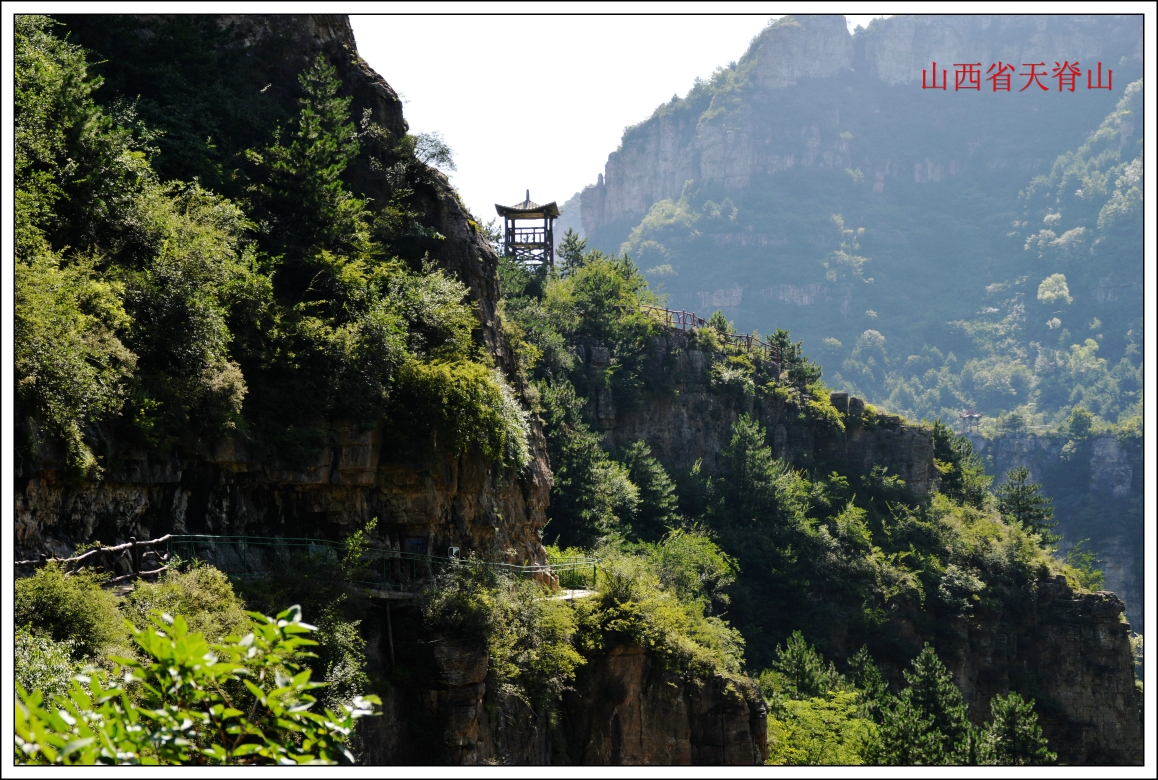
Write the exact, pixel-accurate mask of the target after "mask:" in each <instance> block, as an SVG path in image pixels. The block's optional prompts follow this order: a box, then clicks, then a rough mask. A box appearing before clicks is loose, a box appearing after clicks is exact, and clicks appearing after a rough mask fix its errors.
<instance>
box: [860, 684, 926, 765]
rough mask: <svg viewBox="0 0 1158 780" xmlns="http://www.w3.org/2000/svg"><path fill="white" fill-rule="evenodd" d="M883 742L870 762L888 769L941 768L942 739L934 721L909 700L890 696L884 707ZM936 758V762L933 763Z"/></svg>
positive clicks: (869, 757)
mask: <svg viewBox="0 0 1158 780" xmlns="http://www.w3.org/2000/svg"><path fill="white" fill-rule="evenodd" d="M880 717H881V721H880V724H881V729H880V742H879V744H878V745H877V746H876V749H875V750H873V751H871V754H870V755H869V756H866V758H867V759H868V760H869V761H870V762H871V763H874V764H884V765H888V766H908V765H928V764H941V763H944V762H943V761H940V760H936V758H939V748H940V741H941V740H940V736H939V734H938V733H937V732H936V730H935V729H934V728H933V719H932V718H931V717H929V716H927V715H923V714H922V713H921V712H919V711H918V710H917V708H916V707H914V706H913V702H912V699H911V698H909V697H906V696H903V695H902V696H890V697H888V699H887V700H886V703H884V704H883V705H882V707H881V714H880ZM931 758H933V759H934V760H930V759H931Z"/></svg>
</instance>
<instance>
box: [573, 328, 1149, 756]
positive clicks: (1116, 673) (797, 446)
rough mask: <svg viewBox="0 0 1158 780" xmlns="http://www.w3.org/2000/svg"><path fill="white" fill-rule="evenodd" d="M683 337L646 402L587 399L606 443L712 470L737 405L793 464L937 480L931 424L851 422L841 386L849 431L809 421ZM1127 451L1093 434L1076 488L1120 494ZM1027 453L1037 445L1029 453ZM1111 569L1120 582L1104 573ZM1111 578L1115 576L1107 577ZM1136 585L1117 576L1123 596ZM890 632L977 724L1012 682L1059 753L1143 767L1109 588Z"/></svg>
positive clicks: (924, 489) (666, 347)
mask: <svg viewBox="0 0 1158 780" xmlns="http://www.w3.org/2000/svg"><path fill="white" fill-rule="evenodd" d="M689 346H692V341H691V337H690V335H689V333H687V332H683V331H674V330H668V331H666V332H665V333H664V334H662V335H660V336H658V337H656V338H655V339H653V340H652V342H651V344H650V345H649V347H648V360H649V364H648V365H649V371H650V372H652V373H653V374H655V375H658V376H663V377H664V379H665V381H666V382H667V383H668V384H669V386H670V387H672V388H674V391H673V392H666V393H645V396H644V400H643V403H642V404H641V405H640V406H638V407H636V408H634V409H630V410H623V409H615V408H614V407H613V406H612V405H611V403H610V396H609V395H607V394H605V393H603V392H600V393H597V394H596V395H595V396H594V397H593V398H591V399H590V400H589V403H588V406H587V413H588V416H589V417H590V419H591V420H592V422H593V423H596V424H597V425H599V426H600V427H601V428H603V430H604V431H605V432H606V433H605V435H606V437H607V439H608V440H609V442H610V443H611V444H612V445H613V446H617V447H622V446H626V445H629V444H630V443H632V442H634V441H636V440H639V439H643V440H644V441H646V442H647V444H648V445H649V446H650V447H651V451H652V453H653V454H654V455H655V456H656V457H657V458H658V459H659V460H660V461H661V462H662V463H664V465H665V466H666V467H667V468H668V469H669V470H671V471H672V472H673V473H674V472H676V471H677V470H686V469H688V468H690V467H691V466H692V464H693V463H695V461H697V460H700V461H701V467H702V468H703V469H704V470H705V471H707V472H708V473H712V472H714V471H715V470H716V466H717V456H718V454H719V452H720V451H721V449H722V448H723V447H724V445H725V444H726V443H727V440H728V435H729V431H730V430H731V426H732V423H733V422H735V420H736V418H737V417H738V416H739V415H740V414H745V413H746V414H749V415H752V416H753V417H755V418H757V419H759V420H760V421H761V422H762V423H763V424H764V425H765V426H766V427H767V429H768V431H769V434H770V439H771V443H772V447H773V454H774V455H776V456H777V457H782V458H786V459H788V460H790V461H792V462H793V463H795V464H797V465H800V466H808V465H818V464H825V465H826V466H828V467H833V468H837V469H839V470H842V471H845V473H847V472H848V471H849V470H852V471H861V472H864V471H868V470H870V469H871V468H872V467H873V466H875V465H879V466H885V467H886V468H887V469H888V471H889V473H890V474H896V475H899V476H900V477H901V478H902V479H904V480H905V481H906V483H907V484H908V486H909V490H910V492H911V493H912V494H913V496H914V497H915V498H917V499H918V500H921V499H923V498H924V497H926V496H927V495H928V494H929V493H930V492H932V491H935V490H937V489H938V487H939V472H938V471H937V470H936V468H935V466H934V463H933V445H932V439H931V433H930V431H929V430H928V429H927V428H925V427H923V426H918V425H912V424H909V423H905V422H903V421H902V420H901V419H900V418H897V417H894V416H892V415H888V414H881V415H879V416H878V422H877V423H876V424H874V425H872V427H867V428H866V427H865V426H864V424H863V422H860V424H858V421H860V419H861V418H860V416H859V414H857V413H859V412H861V411H863V408H864V405H863V401H861V400H860V399H857V398H849V397H848V396H847V395H846V394H844V393H833V394H832V397H831V401H832V402H833V404H834V406H836V407H837V409H838V410H839V411H841V412H842V413H844V419H845V421H846V423H848V424H847V425H846V429H845V430H844V431H841V430H838V429H835V428H833V427H832V426H829V425H824V424H821V423H818V422H817V421H816V420H808V419H806V418H803V417H801V416H800V415H799V414H798V413H797V407H795V406H793V405H791V404H789V403H787V402H785V401H782V400H778V399H759V398H757V396H755V395H754V394H752V393H750V392H737V391H736V389H735V388H730V387H727V386H724V385H721V384H719V383H718V382H714V381H713V372H712V371H711V366H712V362H713V359H714V356H713V355H712V354H711V353H705V352H701V351H699V350H696V349H694V348H691V349H689ZM579 352H580V356H581V357H583V356H587V357H588V358H589V359H588V365H589V370H591V371H592V372H599V371H601V370H603V368H604V367H603V365H602V362H601V360H600V358H599V355H600V354H601V353H600V352H599V350H598V348H597V347H595V348H587V349H585V350H580V351H579ZM978 446H979V449H980V450H981V452H982V454H985V453H986V449H989V450H997V451H998V452H999V455H998V457H997V459H996V461H997V462H998V463H999V464H1000V468H1002V469H1007V468H1011V467H1012V466H1013V465H1017V464H1020V463H1023V462H1030V463H1031V464H1032V465H1033V466H1034V468H1035V469H1041V468H1043V467H1045V464H1046V463H1048V462H1049V458H1050V457H1051V456H1050V454H1049V453H1051V452H1052V458H1053V462H1054V463H1056V462H1057V461H1058V458H1059V457H1060V455H1059V453H1060V450H1061V443H1060V442H1057V443H1054V444H1049V443H1048V442H1046V441H1045V440H1042V441H1040V442H1035V441H1034V440H1033V438H1032V437H1025V438H1021V439H1017V440H1013V441H1002V442H989V443H986V442H983V441H979V442H978ZM1035 447H1036V448H1037V449H1036V450H1035ZM1127 449H1128V448H1127ZM1127 449H1124V448H1123V445H1120V444H1119V443H1118V442H1117V441H1116V440H1114V439H1112V438H1111V439H1098V440H1094V441H1093V442H1090V443H1089V446H1088V447H1087V448H1086V449H1085V450H1083V452H1087V453H1088V455H1089V458H1090V462H1089V467H1088V470H1087V482H1085V483H1083V484H1082V487H1086V486H1087V485H1088V486H1089V487H1090V489H1091V490H1092V491H1094V492H1095V493H1097V492H1098V491H1101V493H1104V494H1105V495H1106V496H1112V495H1114V494H1115V492H1116V493H1118V494H1121V495H1125V494H1126V493H1127V492H1128V491H1129V490H1130V489H1131V485H1132V484H1133V483H1132V476H1131V475H1132V474H1133V470H1132V469H1133V465H1132V464H1133V456H1136V455H1137V454H1138V453H1133V451H1132V450H1131V451H1130V452H1127ZM1035 451H1036V452H1039V453H1040V454H1039V455H1037V456H1034V455H1031V454H1029V453H1033V452H1035ZM1027 455H1028V458H1027ZM1001 473H1004V472H1003V471H1002V472H1001ZM1035 473H1039V472H1035ZM1108 574H1110V576H1114V577H1117V575H1116V574H1115V573H1114V572H1113V569H1111V570H1110V572H1108ZM1118 582H1119V580H1118V579H1117V578H1116V579H1115V585H1116V584H1117V583H1118ZM1139 584H1140V583H1139ZM1135 587H1137V586H1135V585H1133V583H1126V589H1127V592H1130V593H1133V592H1134V590H1133V588H1135ZM846 631H847V626H843V625H841V624H839V623H834V624H833V625H832V626H831V629H830V633H831V639H832V642H831V646H832V648H833V650H834V654H835V655H836V656H837V657H838V658H847V657H848V656H849V655H851V654H852V653H853V652H855V650H856V649H857V648H856V647H848V646H846V644H847V643H846V642H845V639H844V632H846ZM885 633H886V634H887V635H888V636H890V637H892V639H891V640H890V642H891V643H892V645H893V646H894V648H895V649H896V650H898V653H897V655H898V656H899V657H905V658H912V657H914V656H916V655H917V653H919V652H920V650H921V648H922V646H923V644H924V643H925V642H929V643H932V644H933V645H934V646H935V647H936V648H937V652H938V654H939V655H940V656H941V658H942V659H943V660H944V661H945V663H946V664H947V665H948V666H949V668H950V669H951V670H952V672H953V675H954V678H955V679H956V681H957V683H958V685H959V686H960V688H961V690H962V692H963V693H964V695H965V698H966V701H967V702H968V704H969V708H970V713H971V716H972V718H973V720H974V721H975V722H976V724H977V725H978V726H980V725H981V724H982V722H983V721H985V720H986V719H987V718H989V712H990V710H989V703H990V700H991V699H992V698H993V697H994V696H996V695H1005V694H1007V693H1008V692H1009V691H1011V690H1013V691H1018V692H1020V693H1022V694H1023V695H1024V696H1025V697H1026V698H1033V699H1034V700H1035V701H1036V702H1037V705H1038V711H1039V712H1040V713H1041V723H1042V726H1043V730H1044V731H1045V734H1046V736H1047V738H1048V739H1049V740H1050V745H1051V749H1053V750H1055V751H1056V752H1057V753H1058V755H1059V761H1060V762H1062V763H1066V764H1138V763H1141V761H1142V745H1143V740H1142V715H1141V706H1142V702H1141V695H1140V693H1139V692H1138V690H1137V688H1136V687H1135V684H1134V663H1133V655H1132V652H1131V650H1130V644H1129V635H1130V624H1129V623H1127V622H1126V615H1125V614H1124V605H1123V603H1122V600H1121V599H1120V598H1119V597H1118V596H1117V595H1115V594H1114V593H1111V592H1108V591H1103V592H1098V593H1075V592H1074V591H1073V590H1072V589H1071V588H1070V586H1069V585H1067V584H1066V581H1065V578H1064V577H1061V576H1058V577H1054V578H1049V579H1044V580H1042V581H1040V582H1038V583H1037V585H1036V587H1035V589H1034V593H1033V596H1032V598H1031V599H1030V600H1028V601H1025V602H1017V603H1014V604H1012V605H1006V606H1005V607H1000V608H993V609H990V610H989V611H985V612H982V613H979V614H975V615H973V616H971V617H968V618H966V617H959V616H949V615H945V616H941V615H938V614H936V610H935V608H933V607H931V606H930V607H929V608H928V609H927V610H926V611H922V612H920V613H914V614H894V615H892V616H891V617H890V618H889V620H888V623H887V627H886V631H885ZM608 663H610V664H612V665H613V664H614V662H611V661H609V662H608ZM596 668H600V667H596ZM882 673H883V674H884V675H885V677H886V679H888V680H889V681H890V682H891V683H892V684H893V685H894V686H895V687H897V688H899V687H901V686H903V685H904V679H903V677H902V669H901V668H898V667H896V666H894V665H892V664H889V663H882ZM647 706H651V705H650V704H649V705H647ZM613 711H614V708H612V710H611V712H613ZM590 749H592V750H599V749H601V748H598V747H595V746H593V747H592V748H590Z"/></svg>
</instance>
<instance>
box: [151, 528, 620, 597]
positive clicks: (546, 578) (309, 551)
mask: <svg viewBox="0 0 1158 780" xmlns="http://www.w3.org/2000/svg"><path fill="white" fill-rule="evenodd" d="M169 552H170V554H172V555H175V556H177V557H179V558H182V559H187V560H191V559H194V558H196V559H198V560H202V561H205V562H206V563H209V564H211V565H213V566H215V567H216V568H218V569H220V570H221V571H223V572H225V573H226V574H228V575H230V576H231V577H236V578H238V579H261V578H265V577H269V576H272V575H276V574H278V573H279V572H286V571H292V570H293V569H294V567H296V566H301V565H302V564H311V563H312V564H320V565H322V566H333V567H334V568H337V567H338V564H339V563H343V564H346V565H344V566H343V568H344V569H345V570H346V572H347V573H348V574H349V579H348V581H349V582H350V583H351V584H353V585H358V586H361V587H364V588H369V589H372V590H376V591H386V592H395V593H410V592H414V591H416V590H419V589H421V588H422V587H425V586H427V585H430V584H432V583H433V581H434V579H435V575H437V574H440V573H444V572H447V571H450V570H453V569H455V568H462V567H471V568H475V567H477V568H482V569H489V570H491V571H497V572H500V573H503V574H507V575H510V576H516V577H534V578H536V579H538V580H540V581H542V582H544V584H548V583H554V584H558V585H559V586H560V587H564V588H591V589H594V587H595V585H596V582H597V577H598V560H597V559H594V558H555V557H552V558H548V561H547V563H546V564H526V565H519V564H512V563H501V562H498V561H484V560H482V559H479V558H473V557H472V558H457V557H454V558H452V557H445V556H439V555H428V554H426V553H415V552H405V551H402V550H392V549H386V548H379V547H370V548H367V549H365V550H363V551H362V553H361V556H360V558H359V560H358V561H357V562H356V563H353V564H348V562H347V561H346V560H345V559H346V556H347V555H348V553H347V549H346V546H345V545H344V544H343V543H341V542H334V541H329V540H325V539H304V538H292V537H289V538H286V537H268V536H220V535H212V534H182V535H173V536H172V537H171V538H170V541H169Z"/></svg>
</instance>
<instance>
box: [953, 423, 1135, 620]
mask: <svg viewBox="0 0 1158 780" xmlns="http://www.w3.org/2000/svg"><path fill="white" fill-rule="evenodd" d="M970 440H971V441H972V442H973V448H974V449H975V450H976V451H977V452H978V453H980V454H981V455H982V456H983V457H985V458H986V460H987V461H988V463H989V471H990V473H991V474H993V475H994V476H995V478H996V479H997V480H998V481H1000V480H1002V479H1004V478H1005V475H1006V474H1008V473H1009V471H1010V469H1013V468H1016V467H1018V466H1024V467H1025V468H1027V469H1029V473H1030V479H1031V480H1032V481H1034V482H1040V483H1041V486H1042V492H1043V493H1044V494H1045V495H1047V496H1050V497H1053V498H1054V499H1055V502H1054V519H1055V520H1057V522H1058V525H1057V528H1056V529H1055V532H1056V533H1059V534H1062V535H1063V536H1064V538H1063V540H1062V546H1063V549H1065V550H1068V549H1069V548H1070V547H1072V546H1073V544H1074V543H1075V542H1077V541H1079V540H1082V539H1089V548H1090V549H1091V550H1093V551H1094V552H1095V553H1096V555H1097V558H1098V568H1100V569H1101V570H1102V572H1103V573H1104V574H1105V577H1106V583H1105V586H1106V590H1109V591H1113V592H1114V593H1116V594H1118V596H1119V597H1120V598H1121V599H1122V600H1123V601H1124V602H1125V605H1126V617H1127V619H1129V621H1130V624H1131V625H1132V626H1133V627H1134V630H1135V631H1137V632H1138V633H1140V634H1141V633H1144V622H1143V619H1144V607H1145V588H1144V579H1143V570H1144V559H1143V557H1142V549H1143V546H1144V541H1145V540H1144V539H1143V533H1142V532H1143V524H1142V522H1141V511H1142V507H1141V503H1140V502H1141V499H1142V496H1143V485H1142V465H1143V464H1142V450H1141V442H1139V441H1119V440H1118V439H1117V438H1115V437H1113V436H1101V437H1096V438H1093V439H1091V440H1089V441H1087V442H1084V443H1082V444H1081V446H1079V447H1074V446H1073V445H1067V443H1066V441H1065V440H1063V439H1061V438H1056V437H1047V436H1034V435H1004V436H1000V437H998V438H994V439H986V438H984V437H983V436H980V435H976V434H974V435H970ZM1075 490H1076V491H1079V492H1081V493H1083V494H1085V496H1084V498H1085V499H1086V500H1087V501H1090V500H1092V501H1093V502H1094V503H1095V504H1096V505H1097V506H1098V507H1099V510H1100V511H1098V513H1097V517H1096V519H1095V520H1093V521H1091V519H1090V518H1089V517H1088V516H1086V514H1087V513H1085V512H1082V511H1081V510H1082V509H1083V507H1082V506H1081V505H1075V502H1074V500H1073V497H1072V493H1073V492H1074V491H1075Z"/></svg>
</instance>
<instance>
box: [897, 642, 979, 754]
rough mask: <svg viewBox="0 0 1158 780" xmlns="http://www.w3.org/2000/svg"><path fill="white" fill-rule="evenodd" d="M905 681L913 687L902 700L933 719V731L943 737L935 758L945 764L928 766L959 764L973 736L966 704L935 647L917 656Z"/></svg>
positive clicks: (936, 748)
mask: <svg viewBox="0 0 1158 780" xmlns="http://www.w3.org/2000/svg"><path fill="white" fill-rule="evenodd" d="M905 680H906V681H907V682H908V683H909V687H908V688H906V689H905V690H904V692H903V693H902V694H901V696H902V697H903V698H907V699H908V700H909V701H911V702H912V704H913V707H914V709H915V710H916V711H917V712H919V713H921V715H922V716H924V717H928V718H930V719H931V721H930V724H929V725H930V727H931V728H932V729H933V730H934V731H937V732H940V735H941V737H940V739H939V740H936V739H934V742H935V746H934V751H935V752H934V756H938V757H940V758H942V759H944V760H941V761H935V762H934V761H928V762H926V763H959V759H960V758H962V754H963V752H964V750H965V749H966V747H967V744H966V743H967V739H968V735H969V721H968V720H967V719H966V712H965V701H964V699H963V698H962V696H961V689H960V688H958V687H957V684H956V683H955V682H953V675H951V674H950V673H949V670H948V668H946V666H945V664H943V663H942V662H941V659H940V658H938V657H937V653H936V651H934V650H933V648H932V646H930V645H929V644H926V645H925V647H924V649H923V650H921V652H920V654H919V655H917V657H916V659H915V660H914V661H913V667H912V669H911V670H909V671H906V672H905ZM934 756H930V758H933V757H934Z"/></svg>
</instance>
